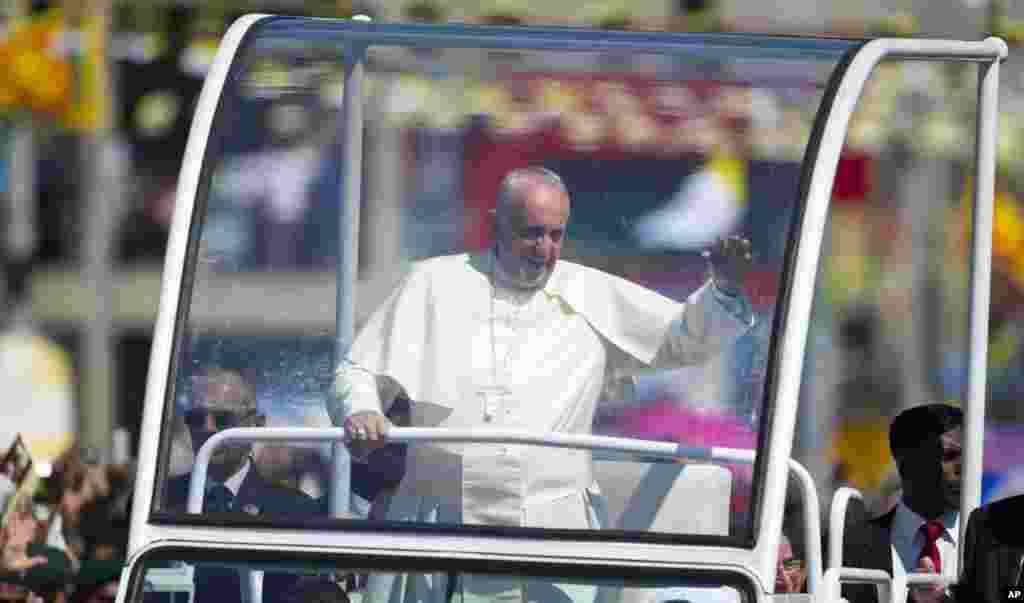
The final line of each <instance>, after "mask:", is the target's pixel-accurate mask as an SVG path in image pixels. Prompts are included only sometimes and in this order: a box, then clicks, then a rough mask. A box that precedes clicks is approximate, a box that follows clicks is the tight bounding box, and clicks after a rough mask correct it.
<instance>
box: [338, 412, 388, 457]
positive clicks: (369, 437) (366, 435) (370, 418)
mask: <svg viewBox="0 0 1024 603" xmlns="http://www.w3.org/2000/svg"><path fill="white" fill-rule="evenodd" d="M343 426H344V428H345V440H346V441H347V442H348V443H349V446H351V447H354V448H356V449H357V450H356V452H361V453H365V454H369V453H370V452H373V451H374V450H376V449H378V448H381V447H383V446H384V445H385V444H387V437H388V430H389V429H390V428H391V421H389V420H388V418H387V417H385V416H384V415H383V414H382V413H379V412H377V411H375V410H361V411H359V412H354V413H352V414H350V415H349V416H348V417H346V418H345V421H344V423H343Z"/></svg>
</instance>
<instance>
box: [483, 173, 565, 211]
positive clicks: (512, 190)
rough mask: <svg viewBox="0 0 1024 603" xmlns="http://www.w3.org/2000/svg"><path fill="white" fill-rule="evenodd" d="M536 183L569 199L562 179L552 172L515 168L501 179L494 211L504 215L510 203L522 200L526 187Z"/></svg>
mask: <svg viewBox="0 0 1024 603" xmlns="http://www.w3.org/2000/svg"><path fill="white" fill-rule="evenodd" d="M538 183H539V184H542V185H546V186H551V187H553V188H556V189H558V190H559V191H561V192H562V194H563V195H565V198H566V199H568V198H569V189H567V188H566V187H565V183H564V182H562V178H561V177H560V176H559V175H558V174H556V173H555V172H554V171H552V170H549V169H548V168H546V167H542V166H539V165H535V166H530V167H524V168H517V169H514V170H512V171H511V172H509V173H508V174H506V175H505V177H504V178H502V179H501V185H500V186H499V187H498V195H497V198H496V200H495V201H496V202H495V211H496V212H497V213H498V214H499V215H504V212H505V211H507V209H508V207H509V206H510V205H511V204H512V203H514V202H515V201H517V200H518V199H521V198H522V196H523V194H524V192H525V191H526V189H527V187H529V186H530V185H534V184H538Z"/></svg>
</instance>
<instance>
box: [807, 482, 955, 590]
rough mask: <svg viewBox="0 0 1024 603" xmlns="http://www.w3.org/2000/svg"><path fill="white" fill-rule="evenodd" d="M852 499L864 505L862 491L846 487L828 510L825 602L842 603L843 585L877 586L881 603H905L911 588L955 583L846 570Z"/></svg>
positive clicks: (913, 575)
mask: <svg viewBox="0 0 1024 603" xmlns="http://www.w3.org/2000/svg"><path fill="white" fill-rule="evenodd" d="M851 499H856V500H860V501H863V500H864V496H863V495H862V494H861V492H860V490H857V489H856V488H850V487H847V486H843V487H842V488H839V489H838V490H836V492H835V494H833V495H832V505H831V507H830V508H829V518H828V528H829V542H828V570H827V571H826V572H825V575H824V578H823V580H824V586H823V592H824V595H825V596H824V597H823V598H822V601H839V600H840V597H841V593H840V582H860V583H870V584H876V585H878V586H880V587H881V592H880V593H879V599H878V600H879V601H890V603H904V601H903V598H904V597H903V595H902V593H905V592H906V588H907V586H908V585H912V584H947V585H948V584H949V583H951V582H952V581H953V579H952V578H950V577H948V576H942V575H938V574H924V573H920V572H910V573H908V574H906V575H896V576H890V575H889V573H888V572H884V571H882V570H876V569H866V568H859V567H843V540H844V536H845V530H844V528H845V526H846V509H847V507H848V506H849V504H850V500H851Z"/></svg>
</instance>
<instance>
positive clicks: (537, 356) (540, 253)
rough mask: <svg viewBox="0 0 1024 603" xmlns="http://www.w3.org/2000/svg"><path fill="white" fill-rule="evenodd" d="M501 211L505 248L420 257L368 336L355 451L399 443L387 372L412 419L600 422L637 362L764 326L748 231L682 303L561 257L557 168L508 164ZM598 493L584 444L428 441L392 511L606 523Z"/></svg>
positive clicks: (533, 426) (730, 242)
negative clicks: (745, 281) (750, 293)
mask: <svg viewBox="0 0 1024 603" xmlns="http://www.w3.org/2000/svg"><path fill="white" fill-rule="evenodd" d="M495 217H496V220H495V224H496V232H495V240H496V244H495V246H494V247H493V249H491V250H488V251H484V252H478V253H469V254H462V255H454V256H445V257H438V258H432V259H428V260H425V261H422V262H419V263H418V264H416V265H415V267H414V268H413V269H412V271H411V272H410V274H409V275H408V276H407V277H406V278H405V280H404V281H403V283H402V284H401V285H400V286H399V287H398V288H397V290H396V291H394V292H393V293H392V294H391V296H390V297H389V298H388V300H387V301H386V302H385V303H384V304H383V305H382V307H380V308H379V309H378V310H377V311H376V312H375V313H374V314H373V316H372V317H371V318H370V319H369V321H368V322H367V324H366V325H365V327H364V328H363V329H362V331H361V332H360V333H359V335H358V336H357V337H356V339H355V341H354V343H353V345H352V347H351V350H350V353H349V355H348V358H347V361H346V362H344V363H342V366H341V367H340V368H339V369H338V371H337V376H336V384H335V386H336V392H337V394H338V396H337V400H336V401H337V402H340V403H342V404H343V405H344V406H346V407H347V409H348V415H347V416H346V417H345V418H344V427H345V431H346V435H347V436H348V437H349V438H350V447H351V449H352V450H353V453H354V455H355V456H356V457H357V458H358V457H361V456H364V455H365V454H367V453H368V452H369V451H371V450H373V449H375V448H377V447H380V446H383V445H384V444H386V440H387V431H388V427H389V426H390V423H389V421H388V419H387V418H386V417H385V416H384V414H383V413H382V410H384V409H386V408H388V405H389V404H390V403H391V401H392V400H393V399H394V396H395V394H396V392H395V391H394V388H378V385H377V384H378V383H383V382H391V381H390V380H379V379H378V378H377V377H378V376H387V377H391V378H393V379H394V380H395V381H397V383H398V384H400V385H401V387H402V388H403V389H404V390H405V394H406V395H408V397H409V399H411V400H412V401H413V403H412V411H411V425H412V426H415V427H447V428H457V429H466V428H473V427H493V428H515V429H526V430H530V431H533V432H537V433H543V432H563V433H590V431H591V424H592V421H593V417H594V411H595V406H596V404H597V401H598V400H599V399H601V398H602V397H605V396H609V395H614V392H615V390H616V389H619V388H621V386H622V384H624V383H628V382H629V378H630V377H631V376H632V375H633V374H635V373H636V372H638V371H640V370H643V369H649V368H652V367H654V368H667V367H678V366H681V365H687V364H697V363H702V362H704V361H706V360H707V359H709V358H710V357H712V356H714V355H715V354H717V353H719V352H720V351H721V350H722V349H723V347H725V346H728V345H730V344H731V343H733V342H734V341H735V340H736V339H737V338H738V337H739V336H741V335H742V334H743V333H745V332H746V331H747V330H748V329H749V328H750V327H751V326H752V325H753V322H754V317H753V315H752V313H751V312H750V309H749V305H748V304H747V302H746V300H745V299H744V297H743V295H742V294H741V293H740V292H739V283H740V281H741V279H742V278H743V277H744V276H745V273H746V270H747V268H748V267H749V264H750V247H749V242H747V241H745V240H743V239H738V238H732V239H726V240H725V241H723V242H722V243H721V244H720V245H719V246H718V247H717V248H716V255H715V257H713V260H714V261H713V263H712V270H711V274H712V276H711V278H710V279H709V282H707V283H705V284H704V285H703V286H702V287H701V288H700V289H698V290H697V291H696V292H695V293H693V294H692V295H691V296H690V297H689V298H688V299H687V300H686V302H685V303H679V302H676V301H673V300H671V299H668V298H666V297H664V296H662V295H660V294H658V293H655V292H653V291H651V290H649V289H645V288H643V287H641V286H639V285H636V284H634V283H631V282H629V281H626V280H624V279H622V278H619V277H616V276H613V275H610V274H607V273H605V272H602V271H600V270H596V269H593V268H588V267H586V266H582V265H579V264H576V263H572V262H569V261H561V262H560V261H559V254H560V252H561V248H562V243H563V241H564V239H565V235H566V223H567V222H568V219H569V195H568V192H567V190H566V188H565V186H564V185H563V183H562V182H561V180H560V179H559V177H558V176H557V175H556V174H554V173H553V172H550V171H549V170H546V169H543V168H526V169H520V170H516V171H513V172H511V173H510V174H509V175H508V176H506V178H505V179H504V181H503V182H502V186H501V190H500V193H499V196H498V199H497V206H496V216H495ZM386 389H389V390H391V391H384V390H386ZM332 414H333V413H332ZM334 416H335V417H337V416H338V415H337V414H334ZM598 496H599V493H598V491H597V489H596V485H595V482H594V478H593V474H592V468H591V456H590V453H589V452H587V451H580V450H567V449H561V448H545V447H536V446H496V445H493V444H444V445H429V444H417V445H415V446H410V447H409V451H408V457H407V462H406V473H405V475H404V477H403V478H402V481H401V483H400V485H399V486H398V490H397V492H396V494H395V496H394V497H393V499H392V502H391V504H390V507H389V509H388V518H389V519H392V520H398V521H440V522H445V523H466V524H486V525H502V526H535V527H558V528H577V529H588V528H589V529H597V528H600V527H601V522H602V517H601V512H600V508H601V505H600V504H597V501H598V500H599V499H598Z"/></svg>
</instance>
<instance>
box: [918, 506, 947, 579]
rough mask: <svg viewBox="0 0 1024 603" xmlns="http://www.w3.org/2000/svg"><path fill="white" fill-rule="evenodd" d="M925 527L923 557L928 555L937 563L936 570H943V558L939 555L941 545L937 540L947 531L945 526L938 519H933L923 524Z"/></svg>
mask: <svg viewBox="0 0 1024 603" xmlns="http://www.w3.org/2000/svg"><path fill="white" fill-rule="evenodd" d="M922 527H923V528H924V549H922V550H921V559H924V558H925V557H928V558H929V559H931V560H932V563H933V564H934V565H935V571H936V572H941V571H942V558H941V557H939V545H938V544H936V542H937V541H938V540H939V538H941V537H942V534H943V533H944V532H945V531H946V528H945V526H943V525H942V522H941V521H939V520H938V519H933V520H931V521H929V522H928V523H926V524H924V526H922Z"/></svg>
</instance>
